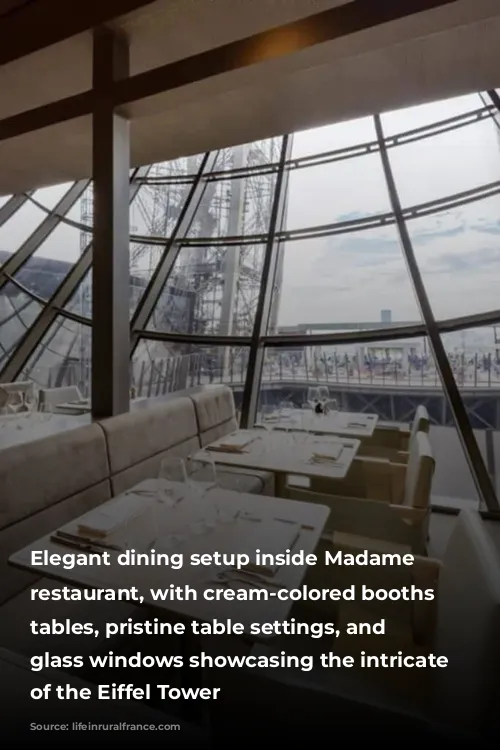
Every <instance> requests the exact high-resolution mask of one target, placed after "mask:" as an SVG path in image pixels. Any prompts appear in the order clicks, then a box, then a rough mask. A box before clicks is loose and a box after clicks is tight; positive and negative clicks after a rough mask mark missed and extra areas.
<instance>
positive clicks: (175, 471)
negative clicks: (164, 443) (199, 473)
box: [158, 456, 187, 504]
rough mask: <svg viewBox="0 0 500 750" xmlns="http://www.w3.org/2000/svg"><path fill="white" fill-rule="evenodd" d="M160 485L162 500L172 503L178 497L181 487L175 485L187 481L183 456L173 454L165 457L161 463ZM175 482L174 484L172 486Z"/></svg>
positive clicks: (159, 493)
mask: <svg viewBox="0 0 500 750" xmlns="http://www.w3.org/2000/svg"><path fill="white" fill-rule="evenodd" d="M158 479H159V480H160V482H159V487H158V495H159V497H160V500H161V501H162V502H166V503H170V504H172V501H173V500H174V498H177V499H178V495H179V488H178V487H176V486H175V485H178V484H180V483H182V484H185V483H186V482H187V472H186V464H185V463H184V460H183V459H182V458H178V457H177V456H172V457H169V458H164V459H163V461H162V462H161V464H160V471H159V473H158ZM172 484H174V486H172Z"/></svg>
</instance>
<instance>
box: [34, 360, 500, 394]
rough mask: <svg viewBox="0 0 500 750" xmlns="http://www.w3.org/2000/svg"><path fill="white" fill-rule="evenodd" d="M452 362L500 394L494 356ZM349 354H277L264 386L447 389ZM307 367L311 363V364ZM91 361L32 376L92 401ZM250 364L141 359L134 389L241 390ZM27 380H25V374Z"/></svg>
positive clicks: (429, 375)
mask: <svg viewBox="0 0 500 750" xmlns="http://www.w3.org/2000/svg"><path fill="white" fill-rule="evenodd" d="M449 356H450V362H451V364H452V369H453V372H454V375H455V379H456V381H457V383H458V385H459V386H460V387H461V388H464V389H481V390H483V389H489V388H491V389H500V365H499V364H498V363H497V362H496V361H495V360H494V358H493V356H492V355H491V354H488V355H484V356H483V355H481V354H477V353H476V354H474V355H473V356H467V355H466V354H464V353H462V354H458V355H457V354H452V355H449ZM358 359H359V358H357V357H349V356H348V355H342V356H332V357H329V358H326V357H324V356H319V357H318V356H314V355H312V354H311V355H310V356H309V357H308V356H307V351H306V353H305V355H304V353H303V352H301V353H300V355H298V353H297V351H290V352H288V351H281V352H279V353H274V352H273V353H272V354H270V355H269V356H268V357H267V360H266V362H265V363H264V369H263V374H262V383H263V384H267V385H273V384H275V385H279V384H280V383H285V384H289V383H296V384H297V385H304V386H307V385H308V384H310V385H315V384H321V385H323V384H324V385H331V386H337V385H338V386H343V387H352V388H358V389H359V388H363V387H377V388H380V387H386V388H388V389H389V388H412V389H413V388H414V389H437V390H440V389H441V385H440V381H439V376H438V373H437V370H436V368H435V367H434V365H433V363H432V361H431V360H427V361H419V362H411V363H410V362H406V363H405V364H403V363H401V362H394V361H382V360H378V359H370V358H365V359H364V361H363V362H362V363H361V364H360V363H359V361H358ZM306 363H307V364H306ZM90 371H91V370H90V362H89V361H86V362H71V363H66V364H65V366H64V367H61V365H60V364H59V365H54V366H52V367H35V368H33V370H31V371H30V372H26V373H25V375H26V377H29V379H32V380H34V381H35V383H37V384H38V385H40V386H42V387H48V388H51V387H61V386H67V385H77V386H78V387H79V388H80V390H81V392H82V393H83V394H85V395H86V396H88V395H89V391H90ZM246 371H247V361H246V356H245V353H244V352H242V351H241V349H234V350H231V353H230V356H229V357H224V358H223V357H220V356H217V355H215V356H210V355H207V353H205V352H204V353H199V352H196V353H192V354H185V355H177V356H172V357H164V358H155V359H140V360H136V361H134V362H133V365H132V374H131V380H132V387H133V388H134V390H135V392H136V394H137V395H138V396H148V397H154V396H160V395H162V394H166V393H172V392H174V391H177V390H182V389H183V388H188V387H193V386H196V385H207V384H210V383H225V384H227V385H230V386H234V387H239V386H243V385H244V383H245V378H246ZM23 377H24V375H23Z"/></svg>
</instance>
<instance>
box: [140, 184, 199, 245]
mask: <svg viewBox="0 0 500 750" xmlns="http://www.w3.org/2000/svg"><path fill="white" fill-rule="evenodd" d="M152 179H156V178H152ZM161 179H164V178H161ZM190 190H191V183H190V182H188V183H187V184H186V183H184V182H180V183H175V184H161V183H158V184H156V183H155V184H153V183H151V184H144V185H143V186H142V187H141V189H140V190H139V192H138V193H137V195H136V197H135V199H134V200H133V201H132V203H131V205H130V233H131V234H132V235H140V236H146V237H170V235H171V234H172V231H173V229H174V228H175V225H176V223H177V221H178V219H179V216H180V214H181V211H182V209H183V208H184V204H185V202H186V199H187V198H188V196H189V192H190Z"/></svg>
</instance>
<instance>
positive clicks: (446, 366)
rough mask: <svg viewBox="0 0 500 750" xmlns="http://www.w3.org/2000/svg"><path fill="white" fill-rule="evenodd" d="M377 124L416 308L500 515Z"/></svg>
mask: <svg viewBox="0 0 500 750" xmlns="http://www.w3.org/2000/svg"><path fill="white" fill-rule="evenodd" d="M374 120H375V129H376V131H377V138H378V140H379V143H380V156H381V159H382V167H383V170H384V175H385V178H386V181H387V188H388V191H389V199H390V201H391V205H392V209H393V211H394V215H395V217H396V226H397V229H398V233H399V238H400V241H401V247H402V251H403V255H404V258H405V262H406V266H407V269H408V273H409V276H410V279H411V282H412V285H413V290H414V292H415V296H416V299H417V304H418V306H419V308H420V313H421V315H422V320H423V322H424V324H425V327H426V329H427V336H428V338H429V343H430V346H431V349H432V353H433V356H434V361H435V363H436V366H437V369H438V372H439V377H440V379H441V383H442V386H443V390H444V393H445V396H446V399H447V401H448V403H449V405H450V409H451V412H452V414H453V419H454V421H455V425H456V427H457V431H458V435H459V438H460V442H461V443H462V447H463V449H464V453H465V457H466V459H467V462H468V464H469V468H470V470H471V474H472V478H473V480H474V484H475V485H476V489H477V491H478V493H479V497H480V499H481V500H482V501H483V502H484V503H485V505H486V507H487V508H488V510H489V511H498V510H500V506H499V504H498V499H497V497H496V494H495V489H494V487H493V484H492V481H491V477H490V475H489V473H488V470H487V468H486V465H485V463H484V461H483V457H482V455H481V452H480V450H479V446H478V444H477V441H476V438H475V436H474V433H473V431H472V427H471V424H470V422H469V418H468V416H467V411H466V409H465V406H464V402H463V401H462V397H461V395H460V391H459V389H458V386H457V383H456V381H455V378H454V375H453V371H452V369H451V366H450V363H449V360H448V357H447V355H446V351H445V348H444V346H443V342H442V340H441V335H440V331H439V328H438V325H437V323H436V321H435V319H434V314H433V312H432V308H431V305H430V302H429V298H428V296H427V291H426V289H425V285H424V282H423V280H422V276H421V274H420V269H419V267H418V264H417V260H416V257H415V253H414V250H413V244H412V242H411V239H410V234H409V232H408V228H407V226H406V222H405V220H404V218H403V213H402V209H401V203H400V200H399V195H398V192H397V188H396V183H395V180H394V175H393V172H392V167H391V163H390V160H389V156H388V153H387V148H386V145H385V140H384V131H383V128H382V122H381V118H380V115H375V117H374Z"/></svg>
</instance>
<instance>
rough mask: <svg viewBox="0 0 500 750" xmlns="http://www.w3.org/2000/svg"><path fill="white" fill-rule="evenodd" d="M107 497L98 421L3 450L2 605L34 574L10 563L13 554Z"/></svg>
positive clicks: (106, 472) (0, 480) (0, 524)
mask: <svg viewBox="0 0 500 750" xmlns="http://www.w3.org/2000/svg"><path fill="white" fill-rule="evenodd" d="M110 497H111V487H110V482H109V466H108V459H107V452H106V441H105V440H104V435H103V432H102V430H101V428H100V427H99V425H96V424H93V425H86V426H84V427H78V428H76V429H73V430H66V431H65V432H60V433H57V434H54V435H50V436H48V437H45V438H42V439H41V440H33V441H31V442H27V443H22V444H18V445H14V446H11V447H10V448H4V449H3V450H1V451H0V604H1V603H2V602H4V601H6V600H7V599H9V598H10V597H12V596H15V595H16V594H18V593H19V592H20V591H23V590H24V589H25V588H26V587H27V586H30V585H31V584H32V583H34V581H36V579H37V576H36V575H32V574H31V573H27V572H26V571H22V570H17V569H15V568H13V567H11V566H10V565H9V564H8V560H9V557H10V556H11V555H12V554H14V553H15V552H18V551H19V550H20V549H23V547H26V546H28V545H29V544H31V543H32V542H35V541H36V540H37V539H39V538H40V537H42V536H43V535H44V534H49V533H50V532H52V531H54V530H55V529H57V528H59V527H60V526H62V525H64V524H66V523H68V522H69V521H71V520H72V519H74V518H77V517H78V516H80V515H82V514H83V513H86V512H87V511H89V510H91V509H92V508H95V507H96V506H97V505H100V504H101V503H103V502H105V501H106V500H109V499H110ZM38 577H39V576H38Z"/></svg>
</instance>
